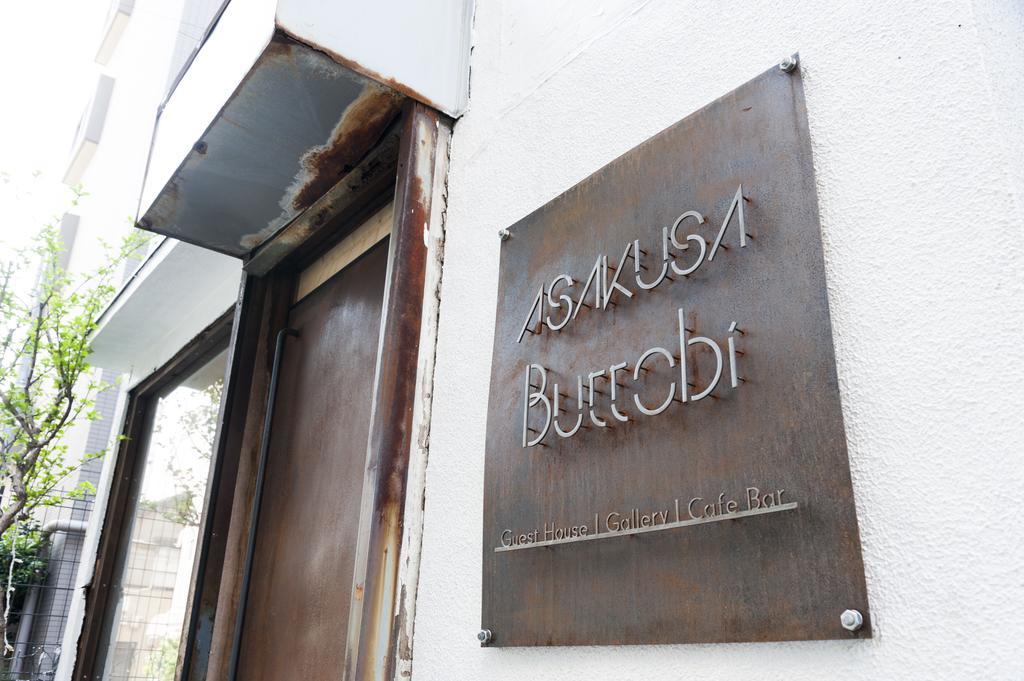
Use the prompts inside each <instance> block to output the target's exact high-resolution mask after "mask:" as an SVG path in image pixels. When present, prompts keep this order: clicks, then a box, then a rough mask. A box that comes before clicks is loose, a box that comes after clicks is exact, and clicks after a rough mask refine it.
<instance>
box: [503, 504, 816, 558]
mask: <svg viewBox="0 0 1024 681" xmlns="http://www.w3.org/2000/svg"><path fill="white" fill-rule="evenodd" d="M798 507H799V504H798V503H797V502H795V501H791V502H789V503H786V504H779V505H778V506H769V507H767V508H752V509H750V510H749V511H736V512H735V513H723V514H722V515H716V516H709V517H704V518H691V519H689V520H675V521H673V522H671V523H665V524H663V525H652V526H651V527H637V528H635V529H632V530H625V531H623V530H616V531H614V532H598V533H596V534H586V535H583V536H582V537H567V538H565V539H548V540H546V541H537V542H533V543H532V544H515V545H513V546H495V547H494V552H495V553H502V552H504V551H521V550H523V549H539V548H541V547H543V546H556V545H558V544H573V543H575V542H581V541H594V540H595V539H611V538H613V537H628V536H631V535H635V534H646V533H648V532H664V531H665V530H674V529H676V528H677V527H691V526H693V525H705V524H707V523H717V522H721V521H723V520H739V519H740V518H750V517H752V516H756V515H766V514H768V513H781V512H783V511H792V510H794V509H796V508H798Z"/></svg>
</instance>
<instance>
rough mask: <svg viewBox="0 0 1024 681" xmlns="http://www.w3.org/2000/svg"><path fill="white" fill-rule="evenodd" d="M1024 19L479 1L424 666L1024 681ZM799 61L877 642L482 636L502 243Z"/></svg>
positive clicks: (810, 7) (455, 174) (423, 606)
mask: <svg viewBox="0 0 1024 681" xmlns="http://www.w3.org/2000/svg"><path fill="white" fill-rule="evenodd" d="M1022 12H1024V9H1022V6H1021V5H1020V4H1019V3H1015V2H1012V1H1011V0H1004V1H1003V2H997V1H996V0H978V1H977V2H971V1H970V0H941V1H937V2H932V3H892V2H853V1H837V2H830V3H812V2H799V1H798V2H788V3H777V2H765V1H758V2H748V3H742V4H741V3H729V4H722V3H717V2H712V1H711V0H700V1H693V2H685V3H681V2H671V1H669V0H648V1H641V0H635V1H622V0H619V1H597V2H591V3H587V4H586V5H585V9H584V5H583V4H581V3H573V2H569V0H552V1H551V2H545V3H519V2H512V1H511V0H503V1H502V2H480V3H478V5H477V9H476V17H475V24H474V33H475V37H474V46H475V47H474V52H473V58H472V80H471V99H470V108H469V111H468V113H467V114H466V115H465V116H464V117H463V118H462V119H461V120H460V121H459V122H458V124H457V126H456V129H455V135H454V141H453V147H452V152H451V170H450V175H449V185H448V189H449V204H448V210H447V236H446V239H447V241H446V252H445V265H444V272H443V283H442V287H443V288H442V298H441V312H440V330H439V339H438V348H437V366H436V382H435V386H434V394H435V403H434V408H433V422H432V426H431V438H430V459H429V464H428V468H427V484H426V490H427V492H426V509H425V524H424V538H423V556H422V566H421V572H420V582H419V597H418V602H417V608H416V612H417V618H416V623H415V640H414V646H415V648H414V661H413V678H414V679H417V680H420V681H431V680H433V679H446V680H452V681H454V680H457V679H487V680H488V681H505V680H514V681H524V680H530V681H545V680H555V679H559V680H561V679H594V680H598V681H601V680H609V681H611V680H615V681H622V680H624V679H644V680H645V681H655V680H658V679H680V678H686V679H711V678H714V679H739V678H753V677H755V676H756V677H757V678H787V679H823V678H838V677H842V678H844V679H848V680H855V679H894V678H900V679H921V678H928V679H961V678H968V677H970V678H985V679H1007V680H1009V679H1021V678H1024V654H1022V653H1021V651H1022V650H1024V614H1022V612H1024V607H1022V606H1024V577H1022V572H1021V568H1020V566H1021V564H1022V563H1024V523H1022V521H1021V512H1020V510H1019V508H1018V507H1019V501H1018V500H1019V499H1020V497H1021V494H1022V490H1024V462H1022V457H1024V428H1022V425H1021V418H1022V417H1021V414H1022V411H1021V405H1022V404H1024V389H1022V384H1024V361H1022V360H1024V356H1022V340H1024V339H1022V329H1024V276H1022V273H1024V245H1022V236H1024V235H1022V231H1024V229H1022V217H1024V212H1022V206H1021V200H1022V197H1024V186H1022V177H1024V175H1022V171H1021V168H1022V167H1024V166H1022V164H1021V150H1022V149H1024V145H1022V139H1024V130H1022V125H1024V124H1022V121H1024V87H1022V86H1024V69H1021V68H1015V66H1014V65H1020V64H1022V63H1024V52H1022V50H1024V47H1022V45H1024V19H1022V17H1024V15H1022ZM794 51H799V52H800V54H801V59H802V69H803V78H804V84H805V89H806V96H807V107H808V118H809V121H810V131H811V138H812V144H813V151H814V162H815V171H816V179H817V187H818V193H819V200H820V205H821V223H822V230H823V241H824V249H825V261H826V266H827V272H828V286H829V300H830V305H831V309H832V322H833V327H834V334H835V343H836V354H837V361H838V370H839V377H840V382H841V389H842V399H843V409H844V416H845V419H846V428H847V437H848V440H849V447H850V465H851V468H852V471H853V480H854V489H855V494H856V502H857V507H858V516H859V520H860V530H861V537H862V542H863V550H864V558H865V563H866V570H867V582H868V590H869V598H870V602H871V609H872V615H873V619H874V627H875V637H874V639H872V640H870V641H827V642H799V643H796V642H794V643H781V644H729V645H683V646H628V647H627V646H623V647H614V648H613V647H588V648H552V649H525V648H520V649H503V650H499V649H486V648H485V649H481V648H480V647H479V646H478V644H477V642H476V640H475V638H474V635H475V632H476V630H477V629H478V628H479V625H480V624H481V623H480V555H481V524H480V523H481V511H482V487H483V461H484V456H483V452H484V434H485V426H486V423H485V422H486V407H487V396H488V383H489V371H490V355H491V348H492V340H493V310H494V309H495V301H496V286H497V277H498V253H499V241H498V238H497V235H496V232H497V230H498V229H500V228H503V227H506V226H508V225H510V224H512V223H513V222H514V221H516V220H517V219H519V218H520V217H522V216H524V215H526V214H527V213H529V212H531V211H532V210H534V209H535V208H537V207H539V206H540V205H542V204H544V203H545V202H547V201H549V200H550V199H552V198H553V197H555V196H557V195H558V194H559V193H560V192H562V191H564V190H565V189H567V188H569V187H571V186H572V185H574V184H575V183H576V182H578V181H580V180H581V179H583V178H584V177H586V176H587V175H589V174H590V173H592V172H593V171H595V170H597V169H598V168H600V167H601V166H602V165H604V164H605V163H607V162H608V161H610V160H612V159H614V158H615V157H617V156H618V155H620V154H622V153H623V152H625V151H627V150H629V149H630V148H632V147H633V146H635V145H637V144H639V143H640V142H643V141H644V140H646V139H647V138H649V137H651V136H652V135H654V134H655V133H657V132H658V131H660V130H662V129H663V128H665V127H667V126H669V125H671V124H672V123H674V122H676V121H678V120H680V119H681V118H683V117H685V116H686V115H688V114H689V113H691V112H693V111H695V110H696V109H698V108H700V107H701V106H703V105H704V104H706V103H708V102H710V101H711V100H713V99H715V98H716V97H718V96H720V95H722V94H724V93H725V92H727V91H729V90H731V89H733V88H734V87H736V86H738V85H740V84H742V83H743V82H745V81H747V80H749V79H750V78H752V77H754V76H755V75H757V74H758V73H760V72H761V71H763V70H764V69H766V68H768V67H770V66H771V65H772V64H774V63H777V62H778V61H779V59H780V58H781V57H783V56H784V55H786V54H789V53H791V52H794ZM838 614H839V613H836V615H837V616H838ZM782 675H784V676H782Z"/></svg>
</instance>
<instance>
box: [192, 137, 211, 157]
mask: <svg viewBox="0 0 1024 681" xmlns="http://www.w3.org/2000/svg"><path fill="white" fill-rule="evenodd" d="M192 148H193V149H195V151H196V153H197V154H205V153H206V150H207V148H208V147H207V146H206V142H204V141H203V140H199V141H198V142H196V143H195V144H194V145H192Z"/></svg>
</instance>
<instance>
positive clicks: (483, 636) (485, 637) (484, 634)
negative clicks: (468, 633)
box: [476, 629, 494, 645]
mask: <svg viewBox="0 0 1024 681" xmlns="http://www.w3.org/2000/svg"><path fill="white" fill-rule="evenodd" d="M492 638H494V636H493V634H491V630H490V629H481V630H480V631H478V632H477V634H476V640H478V641H480V643H481V645H482V644H484V643H490V642H491V639H492Z"/></svg>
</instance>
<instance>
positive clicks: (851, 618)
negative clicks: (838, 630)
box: [839, 610, 864, 631]
mask: <svg viewBox="0 0 1024 681" xmlns="http://www.w3.org/2000/svg"><path fill="white" fill-rule="evenodd" d="M839 622H840V623H841V624H842V625H843V629H846V630H847V631H857V630H858V629H860V628H861V627H863V626H864V615H862V614H860V610H843V614H842V615H840V616H839Z"/></svg>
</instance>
